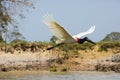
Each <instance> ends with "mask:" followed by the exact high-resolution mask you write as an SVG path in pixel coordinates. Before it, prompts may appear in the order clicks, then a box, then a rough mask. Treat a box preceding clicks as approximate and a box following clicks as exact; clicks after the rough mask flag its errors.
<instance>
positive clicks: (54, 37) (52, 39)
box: [50, 36, 58, 43]
mask: <svg viewBox="0 0 120 80" xmlns="http://www.w3.org/2000/svg"><path fill="white" fill-rule="evenodd" d="M57 40H58V38H57V37H56V36H52V37H51V39H50V41H51V42H53V43H55V42H56V41H57Z"/></svg>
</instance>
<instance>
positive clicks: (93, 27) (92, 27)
mask: <svg viewBox="0 0 120 80" xmlns="http://www.w3.org/2000/svg"><path fill="white" fill-rule="evenodd" d="M94 30H95V26H91V27H90V29H89V30H87V31H86V32H81V33H79V34H77V35H75V36H73V37H74V38H76V37H77V38H81V37H82V36H85V35H87V34H91V33H92V32H93V31H94Z"/></svg>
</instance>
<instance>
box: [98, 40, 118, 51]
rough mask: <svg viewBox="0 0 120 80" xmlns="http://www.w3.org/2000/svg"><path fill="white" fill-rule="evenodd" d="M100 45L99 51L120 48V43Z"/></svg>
mask: <svg viewBox="0 0 120 80" xmlns="http://www.w3.org/2000/svg"><path fill="white" fill-rule="evenodd" d="M98 44H99V49H98V51H108V48H111V49H112V48H116V47H118V48H120V41H101V42H99V43H98Z"/></svg>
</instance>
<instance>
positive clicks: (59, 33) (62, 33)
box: [43, 14, 95, 50]
mask: <svg viewBox="0 0 120 80" xmlns="http://www.w3.org/2000/svg"><path fill="white" fill-rule="evenodd" d="M43 23H44V24H45V25H47V26H48V28H49V29H50V30H51V32H52V33H53V34H54V35H55V36H56V37H57V38H58V40H56V42H55V43H56V45H55V46H52V47H50V48H47V50H51V49H53V48H55V47H57V46H60V45H62V44H68V43H79V44H82V43H84V42H85V41H88V42H90V43H92V44H95V42H93V41H92V40H90V39H88V37H84V38H81V37H82V36H85V35H87V34H91V33H93V31H94V30H95V26H91V27H90V29H88V30H87V31H85V32H81V33H79V34H77V35H74V36H71V35H70V34H69V33H68V32H67V31H66V30H65V29H64V28H63V27H62V26H61V25H59V24H58V23H57V22H56V20H55V19H54V18H53V16H52V15H49V14H48V15H45V16H44V17H43Z"/></svg>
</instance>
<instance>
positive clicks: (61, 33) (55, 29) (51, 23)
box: [43, 15, 73, 40]
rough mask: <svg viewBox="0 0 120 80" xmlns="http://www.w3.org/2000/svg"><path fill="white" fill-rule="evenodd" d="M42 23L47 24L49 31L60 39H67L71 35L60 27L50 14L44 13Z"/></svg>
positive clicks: (70, 37)
mask: <svg viewBox="0 0 120 80" xmlns="http://www.w3.org/2000/svg"><path fill="white" fill-rule="evenodd" d="M43 22H44V24H46V25H47V26H48V28H49V29H50V30H51V32H52V33H53V34H54V35H55V36H56V37H57V38H58V39H60V40H69V39H73V37H72V36H71V35H70V34H69V33H68V32H67V31H66V30H65V29H64V28H63V27H62V26H60V25H59V24H58V23H57V22H56V21H55V19H54V18H53V17H52V15H45V16H44V19H43Z"/></svg>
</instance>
